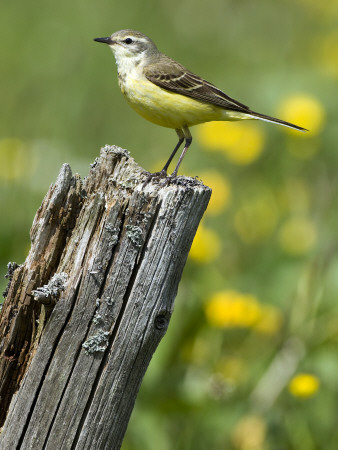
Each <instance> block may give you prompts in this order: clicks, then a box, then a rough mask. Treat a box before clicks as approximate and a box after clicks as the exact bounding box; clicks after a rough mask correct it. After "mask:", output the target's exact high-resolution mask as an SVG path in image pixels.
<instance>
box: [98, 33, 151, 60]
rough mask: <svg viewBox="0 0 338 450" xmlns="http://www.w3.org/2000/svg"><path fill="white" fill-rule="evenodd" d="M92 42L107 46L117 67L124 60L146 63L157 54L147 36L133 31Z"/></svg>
mask: <svg viewBox="0 0 338 450" xmlns="http://www.w3.org/2000/svg"><path fill="white" fill-rule="evenodd" d="M94 41H96V42H102V43H104V44H108V45H109V47H110V48H111V50H112V52H113V53H114V55H115V59H116V62H117V64H118V65H119V64H121V62H122V61H123V60H125V59H133V60H135V62H137V61H144V63H146V62H147V60H148V59H149V58H151V57H152V56H153V55H156V54H157V53H158V50H157V47H156V45H155V44H154V42H153V41H152V40H151V39H150V38H148V36H146V35H145V34H143V33H140V32H139V31H134V30H120V31H116V32H115V33H113V34H112V35H111V36H110V37H105V38H96V39H94Z"/></svg>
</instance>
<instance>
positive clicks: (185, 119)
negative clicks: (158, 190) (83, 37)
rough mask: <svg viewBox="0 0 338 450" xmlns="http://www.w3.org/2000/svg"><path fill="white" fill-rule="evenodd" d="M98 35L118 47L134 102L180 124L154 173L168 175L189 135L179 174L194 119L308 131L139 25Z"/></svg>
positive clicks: (150, 116)
mask: <svg viewBox="0 0 338 450" xmlns="http://www.w3.org/2000/svg"><path fill="white" fill-rule="evenodd" d="M94 41H97V42H103V43H105V44H108V45H109V47H110V48H111V50H112V52H113V53H114V55H115V59H116V64H117V70H118V80H119V86H120V89H121V91H122V93H123V95H124V96H125V98H126V99H127V102H128V103H129V104H130V106H131V107H132V108H133V109H134V110H135V111H136V112H138V113H139V114H140V115H141V116H142V117H144V118H145V119H147V120H150V122H153V123H156V124H157V125H161V126H163V127H168V128H174V129H175V130H176V133H177V135H178V138H179V141H178V143H177V145H176V147H175V148H174V151H173V152H172V154H171V155H170V158H169V159H168V161H167V162H166V164H165V166H164V167H163V169H162V170H161V172H158V173H156V174H153V175H156V176H158V175H160V176H166V175H167V169H168V167H169V164H170V163H171V161H172V159H173V157H174V155H175V153H176V152H177V150H178V149H179V148H180V146H181V145H182V143H183V141H184V139H185V147H184V149H183V151H182V153H181V156H180V158H179V160H178V163H177V165H176V167H175V170H174V171H173V173H172V177H176V176H177V171H178V168H179V166H180V164H181V162H182V159H183V157H184V155H185V153H186V151H187V150H188V148H189V146H190V144H191V141H192V137H191V134H190V131H189V127H191V126H192V125H197V124H199V123H203V122H210V121H213V120H222V121H227V120H242V119H260V120H265V121H267V122H273V123H277V124H280V125H284V126H286V127H290V128H295V129H296V130H300V131H307V130H306V129H305V128H302V127H299V126H297V125H294V124H292V123H289V122H285V121H284V120H280V119H276V118H274V117H270V116H266V115H265V114H260V113H256V112H254V111H252V110H251V109H250V108H249V107H248V106H245V105H243V104H242V103H240V102H238V101H237V100H234V99H233V98H231V97H229V96H228V95H226V94H225V93H224V92H222V91H221V90H220V89H218V88H217V87H216V86H214V85H213V84H211V83H209V82H208V81H206V80H204V79H203V78H201V77H199V76H198V75H194V74H193V73H192V72H190V71H189V70H187V69H186V68H185V67H184V66H182V65H181V64H179V63H178V62H176V61H175V60H173V59H171V58H169V57H168V56H166V55H164V54H163V53H161V52H160V51H159V50H158V49H157V47H156V45H155V44H154V42H153V41H152V40H151V39H150V38H148V37H147V36H146V35H144V34H143V33H140V32H139V31H134V30H121V31H117V32H116V33H113V34H112V35H111V36H110V37H105V38H96V39H94Z"/></svg>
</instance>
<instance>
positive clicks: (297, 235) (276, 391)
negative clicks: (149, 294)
mask: <svg viewBox="0 0 338 450" xmlns="http://www.w3.org/2000/svg"><path fill="white" fill-rule="evenodd" d="M337 19H338V4H337V1H336V0H327V1H326V2H318V1H315V0H293V1H291V0H281V1H278V2H272V1H269V0H261V1H258V2H253V1H250V0H242V1H233V0H232V1H231V0H223V1H221V0H214V1H213V2H206V1H201V0H194V1H192V0H172V1H171V2H168V1H164V0H158V1H155V0H148V1H143V2H140V1H137V0H130V1H129V2H107V1H103V0H99V1H97V2H95V3H94V2H88V1H81V2H80V1H74V2H69V1H65V0H59V1H58V2H51V1H50V0H45V1H41V0H37V1H36V2H34V3H29V2H26V3H25V2H19V3H18V2H5V3H4V2H3V3H2V6H1V15H0V34H1V42H2V45H1V46H0V61H1V66H0V74H1V83H0V99H1V108H0V208H1V212H2V216H1V223H0V277H1V287H2V290H4V288H5V285H6V282H5V280H4V275H5V273H6V264H7V262H8V261H16V262H18V263H22V262H23V261H24V259H25V257H26V255H27V252H28V250H29V229H30V226H31V223H32V220H33V217H34V214H35V211H36V209H37V208H38V207H39V205H40V203H41V201H42V199H43V196H44V194H45V193H46V191H47V189H48V187H49V185H50V184H51V183H53V182H54V181H55V179H56V177H57V174H58V171H59V169H60V167H61V165H62V164H63V163H64V162H68V163H70V164H71V166H72V169H73V171H74V172H79V173H80V174H81V175H82V176H86V174H87V173H88V170H89V164H90V163H92V162H93V160H94V159H95V157H96V156H98V154H99V149H100V147H102V146H104V145H105V144H116V145H119V146H121V147H123V148H127V149H128V150H129V151H130V152H131V154H132V156H133V157H134V158H135V159H136V160H137V161H138V163H139V164H140V165H141V166H143V167H144V168H145V169H147V170H157V169H160V168H161V167H162V164H163V162H164V161H165V160H166V158H167V157H168V155H169V154H170V152H171V150H172V148H173V146H174V145H175V143H176V134H175V133H174V132H173V131H172V130H168V129H165V128H160V127H156V126H155V125H153V124H151V123H148V122H146V121H145V120H143V119H142V118H141V117H139V116H137V115H136V113H134V112H133V111H132V110H131V109H130V108H129V106H128V105H127V104H126V102H125V101H124V99H123V98H122V95H121V93H120V92H119V88H118V85H117V81H116V68H115V63H114V60H113V57H112V54H111V53H110V51H109V50H108V48H106V47H105V46H103V45H98V44H97V43H95V42H93V40H92V39H93V38H95V37H104V36H108V35H110V34H111V33H112V32H114V31H116V30H119V29H122V28H133V29H136V30H139V31H142V32H144V33H145V34H147V35H149V36H150V37H151V38H152V39H153V40H154V41H155V42H156V43H157V45H158V47H159V49H160V50H161V51H163V52H164V53H167V54H168V55H169V56H172V57H173V58H175V59H177V60H178V61H180V62H182V63H183V64H185V65H186V66H187V67H188V68H189V69H191V70H192V71H194V72H196V73H198V74H200V75H201V76H204V77H205V78H207V79H208V80H209V81H211V82H213V83H214V84H216V85H217V86H218V87H220V88H221V89H223V90H224V91H225V92H226V93H227V94H229V95H231V96H233V97H234V98H236V99H237V100H239V101H241V102H243V103H245V104H248V105H249V106H250V107H251V108H252V109H253V110H256V111H259V112H262V113H265V114H270V115H278V116H279V117H281V118H284V119H286V120H290V121H292V120H293V121H295V122H296V123H297V124H298V125H302V126H304V127H306V128H309V129H310V130H311V131H310V132H309V133H307V134H306V135H304V134H301V133H295V132H289V131H288V130H286V129H284V128H282V127H279V126H276V125H272V124H268V123H257V122H253V121H250V122H245V123H240V124H230V126H228V125H227V124H225V125H224V124H207V125H205V126H199V127H195V128H193V129H192V133H193V137H194V141H193V145H192V148H191V150H189V152H188V155H187V156H186V158H185V160H184V163H183V165H182V169H181V173H184V174H189V175H192V176H195V175H198V176H199V177H200V178H201V179H202V180H203V181H205V182H206V183H207V184H210V185H211V187H212V188H213V199H212V203H211V204H210V207H209V208H208V211H207V213H206V215H205V218H204V219H203V223H202V225H201V227H200V229H199V232H198V235H197V236H196V239H195V242H194V244H193V248H192V252H191V256H190V258H189V260H188V263H187V266H186V268H185V272H184V276H183V279H182V282H181V285H180V289H179V294H178V297H177V300H176V307H175V312H174V315H173V318H172V322H171V324H170V327H169V330H168V333H167V335H166V336H165V338H164V340H163V342H162V343H161V345H160V347H159V349H158V352H157V353H156V355H155V356H154V358H153V360H152V363H151V365H150V368H149V370H148V372H147V374H146V377H145V379H144V383H143V385H142V388H141V391H140V394H139V397H138V400H137V403H136V406H135V410H134V412H133V415H132V418H131V421H130V425H129V428H128V431H127V434H126V438H125V442H124V444H123V449H124V450H141V449H147V450H148V449H149V450H153V449H154V450H155V449H156V450H158V449H161V450H171V449H179V450H188V449H194V450H202V449H217V450H218V449H230V450H232V449H240V450H261V449H273V450H276V449H277V450H278V449H281V450H284V449H292V450H299V449H306V450H312V449H326V450H331V449H336V448H337V441H338V430H337V426H336V422H337V393H338V381H337V372H338V358H337V343H338V308H337V293H338V275H337V274H338V258H337V252H336V249H337V239H336V235H337V229H338V223H337V219H338V211H337V208H336V207H335V200H336V193H337V174H336V173H337V164H338V152H337V151H336V148H335V147H336V142H337V140H338V128H337V126H335V122H336V121H337V119H338V112H337V80H338V58H337V54H338V32H337Z"/></svg>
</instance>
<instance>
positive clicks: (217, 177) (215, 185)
mask: <svg viewBox="0 0 338 450" xmlns="http://www.w3.org/2000/svg"><path fill="white" fill-rule="evenodd" d="M199 177H200V179H201V180H202V181H203V183H204V184H206V185H207V186H210V187H211V189H212V195H211V199H210V202H209V205H208V210H207V211H208V214H212V215H216V214H219V213H221V212H222V211H223V210H224V209H226V208H227V207H228V205H229V203H230V199H231V186H230V182H229V181H228V180H227V178H226V177H224V176H223V175H221V174H220V173H219V172H216V171H215V170H209V171H208V172H203V173H201V174H200V176H199Z"/></svg>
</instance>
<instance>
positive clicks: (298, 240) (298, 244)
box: [279, 217, 317, 256]
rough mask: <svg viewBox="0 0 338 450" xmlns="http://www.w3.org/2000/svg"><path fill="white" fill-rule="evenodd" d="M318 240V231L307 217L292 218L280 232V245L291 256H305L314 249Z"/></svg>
mask: <svg viewBox="0 0 338 450" xmlns="http://www.w3.org/2000/svg"><path fill="white" fill-rule="evenodd" d="M316 240H317V229H316V227H315V225H314V223H313V222H311V221H310V220H309V219H307V218H305V217H291V218H290V219H289V220H288V221H287V222H285V223H284V225H283V226H282V228H281V229H280V231H279V245H280V246H281V248H282V249H283V250H284V252H285V253H289V254H290V255H295V256H297V255H303V254H304V253H306V252H308V251H309V250H311V248H313V246H314V245H315V243H316Z"/></svg>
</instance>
